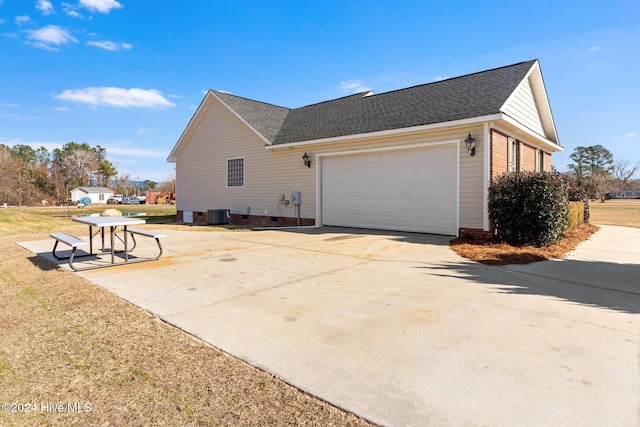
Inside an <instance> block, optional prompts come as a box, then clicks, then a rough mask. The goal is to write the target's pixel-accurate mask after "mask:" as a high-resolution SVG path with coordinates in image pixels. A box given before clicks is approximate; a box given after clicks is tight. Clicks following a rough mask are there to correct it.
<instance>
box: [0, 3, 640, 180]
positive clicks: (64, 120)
mask: <svg viewBox="0 0 640 427" xmlns="http://www.w3.org/2000/svg"><path fill="white" fill-rule="evenodd" d="M530 59H539V60H540V64H541V67H542V73H543V77H544V79H545V84H546V87H547V94H548V96H549V100H550V102H551V108H552V111H553V114H554V118H555V123H556V128H557V131H558V135H559V138H560V143H561V144H562V146H563V147H564V148H565V151H564V152H563V153H559V154H556V155H554V160H553V164H554V166H556V168H557V169H558V170H560V171H566V170H567V167H566V165H567V164H568V163H569V162H570V159H569V155H570V154H571V152H572V151H573V149H574V148H575V147H577V146H580V145H582V146H587V145H596V144H601V145H603V146H605V147H606V148H607V149H609V150H610V151H611V152H612V153H613V155H614V159H615V160H628V161H630V162H631V163H636V162H639V161H640V150H638V149H637V148H638V147H640V135H639V134H640V120H639V119H640V106H639V105H640V101H639V99H640V96H639V95H640V91H639V90H638V85H639V80H640V79H639V77H640V2H638V1H637V0H628V1H616V0H610V1H606V2H604V1H589V0H583V1H563V0H556V1H546V0H543V1H537V2H513V1H509V2H506V1H485V2H482V1H474V2H472V1H468V2H455V1H454V2H428V1H424V0H422V1H401V0H398V1H331V0H325V1H314V2H312V1H304V0H297V1H286V0H283V1H267V0H263V1H216V0H189V1H184V2H168V1H167V2H162V1H155V0H154V1H151V0H117V1H116V0H66V1H54V0H0V64H2V65H1V67H0V143H2V144H5V145H9V146H13V145H15V144H28V145H31V146H33V147H34V148H38V147H40V146H44V147H46V148H47V149H49V150H52V149H53V148H56V147H61V146H62V145H63V144H65V143H67V142H69V141H75V142H78V143H82V142H87V143H89V144H90V145H92V146H95V145H100V146H102V147H105V148H106V150H107V156H108V158H109V160H111V161H112V162H113V163H114V164H115V165H116V167H117V169H118V171H119V172H120V173H126V174H129V175H130V177H131V178H132V179H136V178H139V179H140V180H144V179H151V180H154V181H163V180H165V179H167V178H168V177H169V176H170V172H171V170H173V167H174V165H173V164H170V163H167V162H166V158H167V156H168V154H169V152H170V151H171V149H172V148H173V146H174V145H175V143H176V141H177V140H178V138H179V137H180V135H181V133H182V131H183V130H184V128H185V127H186V125H187V123H188V121H189V119H190V118H191V116H192V115H193V113H194V112H195V110H196V108H197V107H198V105H199V104H200V102H201V101H202V98H203V96H204V93H205V91H206V90H207V89H217V90H224V91H228V92H231V93H233V94H236V95H240V96H245V97H248V98H252V99H257V100H260V101H264V102H268V103H272V104H276V105H281V106H284V107H300V106H303V105H308V104H312V103H315V102H321V101H325V100H328V99H333V98H337V97H340V96H344V95H348V94H351V93H354V92H356V91H360V90H363V89H367V88H370V89H373V90H374V91H375V92H376V93H382V92H386V91H389V90H395V89H400V88H403V87H408V86H413V85H417V84H423V83H430V82H433V81H437V80H439V79H442V78H447V77H456V76H460V75H464V74H468V73H474V72H477V71H482V70H486V69H490V68H496V67H501V66H504V65H510V64H513V63H517V62H521V61H527V60H530ZM636 177H637V178H638V177H639V176H638V175H636Z"/></svg>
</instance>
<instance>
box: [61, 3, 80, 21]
mask: <svg viewBox="0 0 640 427" xmlns="http://www.w3.org/2000/svg"><path fill="white" fill-rule="evenodd" d="M76 9H77V7H76V6H74V5H72V4H69V3H62V11H63V12H64V13H66V14H67V15H68V16H70V17H72V18H82V15H81V14H80V13H79V12H78V11H77V10H76Z"/></svg>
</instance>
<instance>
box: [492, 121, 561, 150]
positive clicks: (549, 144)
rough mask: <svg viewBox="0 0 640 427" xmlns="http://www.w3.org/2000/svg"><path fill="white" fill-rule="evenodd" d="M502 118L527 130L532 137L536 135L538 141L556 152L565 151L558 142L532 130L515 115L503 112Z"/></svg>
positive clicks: (522, 129) (524, 130)
mask: <svg viewBox="0 0 640 427" xmlns="http://www.w3.org/2000/svg"><path fill="white" fill-rule="evenodd" d="M501 118H502V120H504V121H505V122H507V123H509V124H510V125H512V126H515V127H517V128H518V129H520V130H521V131H523V132H525V133H526V134H527V135H531V136H532V137H534V138H535V139H536V141H538V142H540V143H542V144H543V145H546V146H547V148H550V149H551V150H552V151H554V152H556V151H564V148H563V147H562V146H560V145H558V144H556V143H555V142H553V141H550V140H548V139H547V138H545V137H543V136H542V135H540V134H539V133H537V132H534V131H532V130H531V129H529V128H528V127H526V126H524V125H523V124H522V123H520V122H519V121H517V120H516V119H514V118H513V117H511V116H507V115H506V114H502V117H501Z"/></svg>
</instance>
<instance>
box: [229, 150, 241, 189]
mask: <svg viewBox="0 0 640 427" xmlns="http://www.w3.org/2000/svg"><path fill="white" fill-rule="evenodd" d="M227 187H244V158H243V157H239V158H236V159H227Z"/></svg>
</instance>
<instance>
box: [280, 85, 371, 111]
mask: <svg viewBox="0 0 640 427" xmlns="http://www.w3.org/2000/svg"><path fill="white" fill-rule="evenodd" d="M370 92H373V91H372V90H371V89H369V90H363V91H362V92H358V93H352V94H351V95H345V96H341V97H340V98H334V99H327V100H325V101H320V102H314V103H313V104H309V105H303V106H302V107H297V108H292V110H299V109H301V108H307V107H313V106H316V105H320V104H326V103H328V102H335V101H340V100H344V99H347V98H352V97H357V96H361V97H362V98H366V95H367V94H368V93H370Z"/></svg>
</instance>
